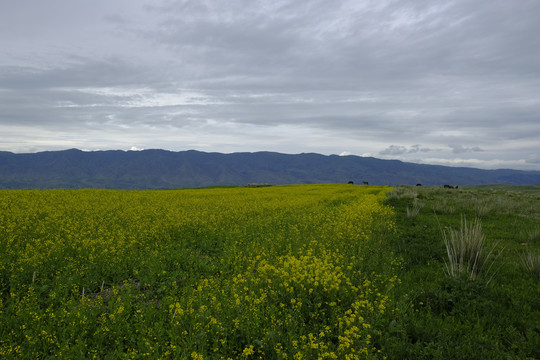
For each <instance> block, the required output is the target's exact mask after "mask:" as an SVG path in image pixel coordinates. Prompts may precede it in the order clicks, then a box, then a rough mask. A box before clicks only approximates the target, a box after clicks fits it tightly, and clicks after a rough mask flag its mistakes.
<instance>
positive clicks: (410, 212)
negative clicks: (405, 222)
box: [407, 199, 423, 218]
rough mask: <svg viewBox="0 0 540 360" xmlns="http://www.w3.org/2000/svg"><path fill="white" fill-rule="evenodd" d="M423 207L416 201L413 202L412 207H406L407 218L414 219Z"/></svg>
mask: <svg viewBox="0 0 540 360" xmlns="http://www.w3.org/2000/svg"><path fill="white" fill-rule="evenodd" d="M422 207H423V205H422V204H420V203H419V202H418V199H414V200H413V204H412V207H411V208H410V207H408V206H407V217H408V218H415V217H417V216H418V214H419V213H420V210H421V209H422Z"/></svg>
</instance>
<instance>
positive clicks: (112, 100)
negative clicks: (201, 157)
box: [0, 0, 540, 170]
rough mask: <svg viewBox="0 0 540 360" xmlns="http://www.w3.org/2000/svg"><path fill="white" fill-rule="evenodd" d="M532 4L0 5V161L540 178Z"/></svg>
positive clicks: (445, 0) (511, 0) (23, 0)
mask: <svg viewBox="0 0 540 360" xmlns="http://www.w3.org/2000/svg"><path fill="white" fill-rule="evenodd" d="M539 34H540V0H457V1H452V0H438V1H435V0H432V1H428V0H395V1H387V0H372V1H368V0H365V1H364V0H351V1H340V0H336V1H328V0H306V1H298V0H296V1H294V0H290V1H281V0H268V1H257V0H227V1H220V0H209V1H206V0H192V1H156V0H152V1H150V0H149V1H143V0H115V1H110V0H93V1H74V0H48V1H43V0H17V1H7V0H4V1H0V150H4V151H11V152H17V153H21V152H37V151H44V150H61V149H68V148H79V149H82V150H108V149H121V150H130V149H133V150H136V149H151V148H162V149H167V150H173V151H180V150H188V149H195V150H201V151H216V152H224V153H230V152H244V151H248V152H252V151H277V152H283V153H302V152H316V153H321V154H341V155H347V154H352V155H361V156H374V157H377V158H383V159H400V160H404V161H411V162H420V163H429V164H443V165H451V166H472V167H479V168H514V169H532V170H540V35H539Z"/></svg>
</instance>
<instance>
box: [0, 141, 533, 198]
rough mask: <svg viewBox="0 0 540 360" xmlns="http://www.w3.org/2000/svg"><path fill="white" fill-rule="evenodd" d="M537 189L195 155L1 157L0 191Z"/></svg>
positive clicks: (524, 179) (383, 165)
mask: <svg viewBox="0 0 540 360" xmlns="http://www.w3.org/2000/svg"><path fill="white" fill-rule="evenodd" d="M349 181H353V182H354V183H363V182H364V181H367V182H369V183H370V184H381V185H397V184H408V185H415V184H417V183H421V184H424V185H443V184H452V185H486V184H509V185H531V184H540V171H525V170H512V169H498V170H483V169H476V168H466V167H449V166H442V165H427V164H415V163H407V162H402V161H400V160H383V159H377V158H373V157H360V156H355V155H347V156H339V155H322V154H317V153H301V154H283V153H278V152H270V151H260V152H238V153H232V154H224V153H219V152H201V151H197V150H186V151H178V152H175V151H170V150H162V149H149V150H140V151H132V150H128V151H124V150H102V151H82V150H79V149H67V150H60V151H43V152H38V153H25V154H16V153H11V152H7V151H0V188H1V189H25V188H35V189H50V188H75V189H77V188H110V189H168V188H191V187H205V186H228V185H231V186H235V185H236V186H238V185H246V184H249V183H265V184H276V185H277V184H313V183H347V182H349Z"/></svg>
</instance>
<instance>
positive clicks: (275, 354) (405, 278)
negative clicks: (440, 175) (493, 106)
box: [0, 184, 540, 359]
mask: <svg viewBox="0 0 540 360" xmlns="http://www.w3.org/2000/svg"><path fill="white" fill-rule="evenodd" d="M539 204H540V187H539V186H529V187H506V186H493V187H471V188H463V189H462V188H460V189H443V188H438V187H406V186H399V187H394V188H391V187H385V186H372V185H369V186H358V185H340V184H327V185H291V186H267V187H230V188H204V189H184V190H160V191H119V190H41V191H40V190H1V191H0V254H2V255H1V256H0V289H1V293H0V357H1V358H5V359H52V358H66V359H87V358H88V359H90V358H95V359H145V358H148V359H384V358H387V359H434V358H435V359H538V358H540V221H539V220H540V206H539Z"/></svg>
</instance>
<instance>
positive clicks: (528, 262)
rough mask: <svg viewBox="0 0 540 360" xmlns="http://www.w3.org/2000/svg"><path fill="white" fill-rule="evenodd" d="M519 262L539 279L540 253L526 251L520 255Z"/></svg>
mask: <svg viewBox="0 0 540 360" xmlns="http://www.w3.org/2000/svg"><path fill="white" fill-rule="evenodd" d="M521 263H522V264H523V267H524V268H525V270H526V271H527V272H529V273H531V274H533V275H535V276H537V277H538V279H540V254H539V253H534V252H533V251H527V252H526V253H524V254H522V255H521Z"/></svg>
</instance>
